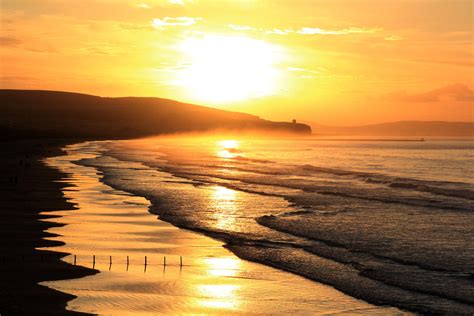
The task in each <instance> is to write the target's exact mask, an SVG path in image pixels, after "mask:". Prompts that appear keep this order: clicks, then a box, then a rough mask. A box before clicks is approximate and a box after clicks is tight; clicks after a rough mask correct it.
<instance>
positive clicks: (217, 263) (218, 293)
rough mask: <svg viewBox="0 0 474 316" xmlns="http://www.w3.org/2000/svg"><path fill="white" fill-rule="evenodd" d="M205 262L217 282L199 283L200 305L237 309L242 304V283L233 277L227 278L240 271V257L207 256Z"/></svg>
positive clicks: (210, 274)
mask: <svg viewBox="0 0 474 316" xmlns="http://www.w3.org/2000/svg"><path fill="white" fill-rule="evenodd" d="M203 264H204V268H205V269H206V271H207V274H208V275H209V276H211V277H216V283H214V284H210V283H205V284H199V285H197V291H198V292H199V296H200V297H201V299H200V300H199V305H201V306H203V307H207V308H215V309H226V310H232V309H236V308H237V307H238V306H239V305H241V297H240V296H239V291H241V287H242V285H241V284H240V283H236V282H234V281H233V279H226V278H225V277H232V276H236V275H237V274H238V273H239V269H240V265H241V261H240V259H238V258H233V257H215V258H205V259H204V260H203ZM229 281H231V282H232V283H229Z"/></svg>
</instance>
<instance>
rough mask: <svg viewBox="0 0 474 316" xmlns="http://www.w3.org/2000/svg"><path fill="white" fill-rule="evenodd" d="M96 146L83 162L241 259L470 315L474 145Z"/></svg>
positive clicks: (406, 303)
mask: <svg viewBox="0 0 474 316" xmlns="http://www.w3.org/2000/svg"><path fill="white" fill-rule="evenodd" d="M96 144H97V143H96ZM99 146H100V148H102V151H103V152H102V154H101V155H99V157H97V158H94V159H84V160H82V161H81V164H83V165H87V166H93V167H95V168H98V169H99V170H100V171H101V172H102V173H103V176H104V177H103V181H105V182H106V183H108V184H109V185H111V186H112V187H114V188H117V189H121V190H124V191H127V192H131V193H133V194H135V195H138V196H144V197H147V199H148V200H150V201H151V202H152V206H151V208H150V210H151V212H153V213H155V214H157V215H159V217H160V218H161V219H163V220H165V221H168V222H171V223H173V224H174V225H177V226H180V227H185V228H188V229H192V230H197V231H200V232H203V233H205V234H207V235H210V236H213V237H216V238H219V239H221V240H223V241H225V242H226V243H227V244H228V248H229V249H230V250H232V251H233V252H234V253H236V254H238V255H239V256H240V257H242V258H246V259H249V260H253V261H257V262H262V263H265V264H267V265H271V266H275V267H278V268H281V269H284V270H288V271H292V272H294V273H297V274H299V275H302V276H305V277H307V278H310V279H314V280H317V281H320V282H324V283H326V284H330V285H332V286H334V287H336V288H337V289H340V290H342V291H344V292H345V293H348V294H350V295H353V296H356V297H359V298H363V299H365V300H367V301H369V302H374V303H377V304H380V303H382V304H388V305H394V306H400V307H403V308H406V309H411V310H416V311H421V312H444V313H446V312H457V313H472V312H473V311H474V307H473V304H474V301H473V299H472V298H473V297H474V283H473V281H472V280H473V278H472V276H473V274H474V266H473V263H474V233H473V227H474V212H473V210H474V205H473V203H472V202H473V199H474V194H473V193H474V181H473V178H472V171H473V170H472V169H473V167H472V166H474V158H473V149H474V143H473V142H472V141H453V140H439V141H426V142H404V141H401V142H383V141H336V140H334V141H321V140H316V139H258V138H255V139H245V138H229V139H225V138H217V137H214V138H212V137H189V138H186V137H181V138H156V139H146V140H134V141H114V142H103V143H100V144H99Z"/></svg>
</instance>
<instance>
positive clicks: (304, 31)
mask: <svg viewBox="0 0 474 316" xmlns="http://www.w3.org/2000/svg"><path fill="white" fill-rule="evenodd" d="M228 26H229V27H230V28H231V29H233V30H236V31H261V32H265V33H266V34H275V35H288V34H299V35H348V34H373V33H376V32H379V31H382V29H381V28H363V27H349V28H344V29H337V30H330V29H323V28H320V27H301V28H299V29H293V28H285V29H278V28H274V29H271V30H268V29H261V28H255V27H252V26H246V25H236V24H229V25H228ZM386 39H387V40H399V39H401V38H399V37H397V36H392V37H390V38H386Z"/></svg>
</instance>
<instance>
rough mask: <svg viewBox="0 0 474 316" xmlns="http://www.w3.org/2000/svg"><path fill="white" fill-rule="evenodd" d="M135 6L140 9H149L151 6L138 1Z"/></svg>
mask: <svg viewBox="0 0 474 316" xmlns="http://www.w3.org/2000/svg"><path fill="white" fill-rule="evenodd" d="M137 8H140V9H150V8H151V6H150V5H149V4H148V3H139V4H137Z"/></svg>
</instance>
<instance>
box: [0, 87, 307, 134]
mask: <svg viewBox="0 0 474 316" xmlns="http://www.w3.org/2000/svg"><path fill="white" fill-rule="evenodd" d="M0 129H1V130H3V131H2V134H3V137H2V138H7V139H8V138H19V137H20V138H22V137H28V138H29V137H31V136H32V135H34V136H36V137H61V138H66V137H96V138H132V137H141V136H149V135H157V134H164V133H174V132H191V131H209V130H217V129H225V130H254V129H255V130H264V131H268V132H286V133H302V134H309V133H311V128H310V127H309V126H307V125H304V124H293V123H287V122H271V121H267V120H263V119H260V118H259V117H257V116H253V115H249V114H243V113H237V112H230V111H224V110H218V109H213V108H207V107H204V106H198V105H193V104H186V103H181V102H177V101H172V100H167V99H160V98H138V97H126V98H105V97H97V96H92V95H86V94H79V93H70V92H56V91H39V90H0Z"/></svg>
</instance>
